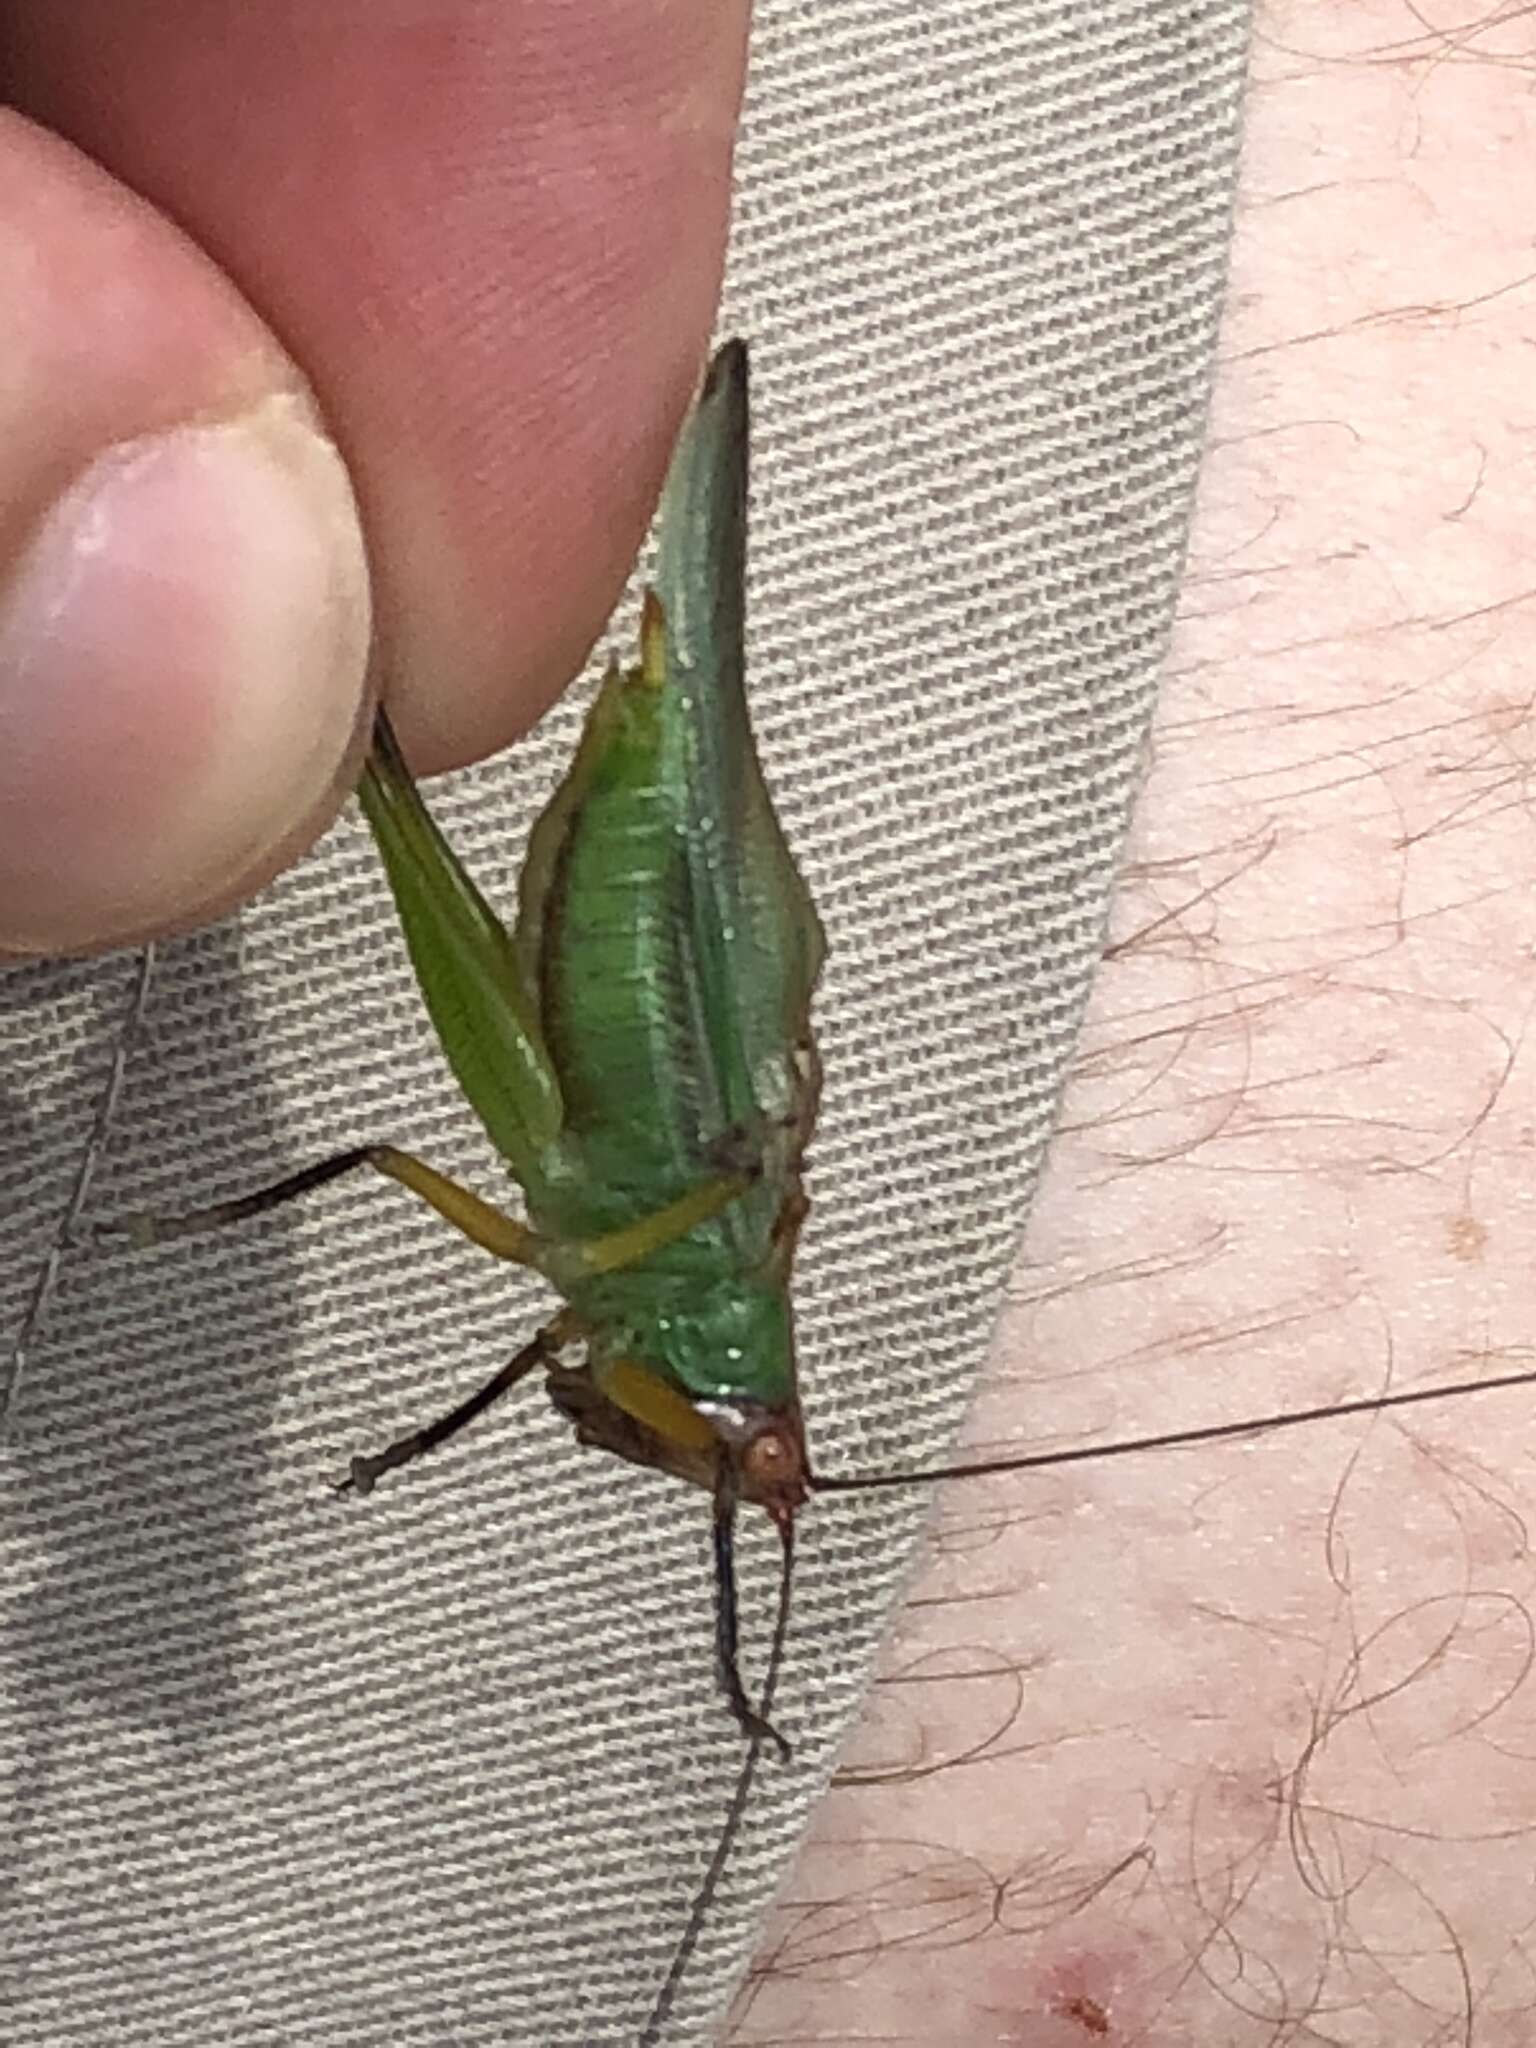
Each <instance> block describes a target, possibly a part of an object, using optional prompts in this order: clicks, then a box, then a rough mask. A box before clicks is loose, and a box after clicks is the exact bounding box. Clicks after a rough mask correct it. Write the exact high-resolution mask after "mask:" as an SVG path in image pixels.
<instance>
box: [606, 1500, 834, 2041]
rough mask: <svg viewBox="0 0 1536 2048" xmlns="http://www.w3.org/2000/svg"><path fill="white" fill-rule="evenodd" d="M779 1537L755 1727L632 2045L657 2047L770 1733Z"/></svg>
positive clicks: (783, 1576)
mask: <svg viewBox="0 0 1536 2048" xmlns="http://www.w3.org/2000/svg"><path fill="white" fill-rule="evenodd" d="M779 1541H780V1543H781V1545H782V1546H783V1561H782V1563H781V1565H780V1568H779V1611H778V1614H777V1616H776V1617H775V1620H774V1624H773V1643H772V1646H771V1648H770V1649H769V1652H768V1675H767V1677H766V1678H765V1679H764V1680H763V1690H762V1696H761V1698H760V1699H759V1701H758V1706H757V1714H756V1717H755V1718H756V1720H757V1724H758V1726H757V1729H756V1730H755V1731H754V1733H753V1734H752V1736H751V1738H750V1739H749V1741H748V1743H747V1752H746V1755H745V1756H744V1757H743V1758H742V1760H741V1769H740V1770H739V1771H738V1772H737V1774H736V1785H735V1789H734V1790H733V1791H732V1793H731V1798H730V1804H729V1805H728V1806H727V1807H726V1809H725V1819H724V1821H723V1822H722V1823H721V1826H720V1833H719V1834H718V1835H717V1836H716V1838H715V1848H714V1854H713V1855H712V1856H711V1857H710V1859H709V1866H708V1868H707V1869H706V1870H705V1872H704V1877H703V1880H702V1882H701V1883H700V1885H699V1889H698V1891H697V1892H696V1893H695V1894H694V1899H693V1904H692V1905H691V1906H690V1907H689V1909H688V1924H687V1926H686V1927H684V1929H683V1932H682V1934H681V1936H680V1937H679V1940H678V1944H677V1947H676V1948H675V1949H673V1951H672V1960H671V1962H670V1963H668V1965H667V1974H666V1976H665V1977H664V1978H663V1979H662V1984H661V1989H660V1990H659V1991H658V1992H657V1994H656V1998H655V2002H654V2004H653V2005H652V2006H651V2010H650V2014H649V2016H648V2017H647V2019H646V2022H645V2025H644V2026H643V2027H642V2028H641V2030H640V2034H639V2038H638V2044H637V2048H657V2043H658V2042H659V2041H660V2040H661V2035H662V2029H663V2028H664V2027H665V2026H666V2024H667V2021H668V2020H669V2019H670V2018H671V2017H672V2007H673V2005H674V2004H675V2003H676V2000H677V1993H678V1989H679V1987H680V1986H681V1984H682V1981H683V1979H684V1977H685V1976H687V1974H688V1966H689V1964H690V1963H691V1962H692V1961H693V1952H694V1950H695V1949H696V1948H697V1947H698V1945H699V1937H700V1935H702V1934H703V1932H704V1924H705V1922H706V1921H707V1920H708V1918H709V1913H710V1909H711V1907H712V1906H713V1905H714V1903H715V1895H716V1893H717V1892H718V1891H719V1889H720V1880H721V1878H722V1877H723V1876H724V1875H725V1868H726V1865H727V1864H728V1863H729V1862H730V1860H731V1852H732V1851H733V1850H734V1849H735V1847H736V1837H737V1835H738V1834H739V1833H740V1832H741V1824H742V1821H743V1820H744V1819H745V1818H746V1812H747V1802H748V1800H749V1799H750V1798H751V1796H752V1787H753V1784H754V1782H755V1781H756V1778H757V1765H758V1759H759V1758H760V1757H761V1756H762V1753H763V1742H764V1740H765V1738H766V1737H767V1736H773V1739H774V1740H775V1741H777V1739H778V1738H777V1736H774V1735H773V1729H772V1728H771V1726H770V1724H769V1721H768V1715H769V1713H770V1712H771V1711H772V1708H773V1695H774V1693H775V1691H776V1690H777V1688H778V1683H779V1673H780V1671H781V1670H782V1669H783V1665H784V1645H785V1642H786V1641H787V1640H788V1636H789V1612H790V1604H791V1599H792V1592H791V1587H792V1582H793V1578H794V1566H795V1525H794V1523H793V1522H792V1521H790V1520H788V1519H787V1518H786V1519H785V1520H784V1521H782V1522H781V1523H780V1524H779Z"/></svg>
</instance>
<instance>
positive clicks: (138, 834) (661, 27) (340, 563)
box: [0, 0, 747, 953]
mask: <svg viewBox="0 0 1536 2048" xmlns="http://www.w3.org/2000/svg"><path fill="white" fill-rule="evenodd" d="M289 15H291V16H292V17H293V20H294V24H295V27H294V32H293V34H291V35H285V34H284V33H283V28H284V17H285V16H289ZM746 16H747V8H746V5H745V4H744V0H739V4H732V5H727V6H721V5H717V4H711V5H702V4H701V5H698V6H692V7H682V8H671V9H668V10H665V12H664V15H663V16H661V17H658V16H657V14H656V10H655V9H654V8H652V7H651V6H649V5H639V4H634V5H609V6H605V7H602V8H598V9H591V10H587V9H581V10H571V9H569V8H566V7H563V6H559V5H556V4H554V0H526V4H523V5H521V6H519V7H518V8H517V9H515V10H509V9H507V8H505V7H502V6H496V5H487V4H484V0H462V4H456V5H452V6H443V7H439V8H437V9H434V10H433V11H432V20H431V23H430V26H429V27H423V26H422V24H421V18H420V17H421V10H420V9H418V8H415V7H407V6H403V5H397V4H393V0H391V4H387V5H383V6H380V5H378V4H375V0H370V4H369V5H368V6H367V7H366V8H365V7H363V6H361V5H360V4H348V5H344V6H339V7H332V8H330V9H327V10H326V11H325V22H324V25H323V27H322V26H319V25H317V23H316V21H315V19H314V18H313V14H312V11H311V10H307V9H305V10H300V9H299V8H297V7H296V6H293V5H291V4H288V0H284V4H282V5H277V6H269V7H266V8H263V9H261V10H259V11H257V10H250V9H246V8H242V7H240V6H238V5H234V4H229V0H218V4H214V5H211V6H207V7H203V8H200V9H198V10H196V11H195V14H193V15H187V14H186V13H184V12H182V11H179V10H177V11H171V10H167V9H165V8H163V7H158V6H145V5H136V4H125V5H121V6H117V7H114V8H112V9H110V10H93V9H84V8H71V9H59V8H54V7H51V6H47V5H37V4H26V0H23V4H19V5H16V6H13V7H10V8H8V9H6V10H5V13H4V16H3V19H0V76H3V78H4V81H5V97H6V100H7V103H8V106H9V108H10V109H11V110H12V111H10V112H7V113H4V114H0V267H3V274H4V276H5V279H6V283H5V296H6V301H7V319H8V323H9V339H8V351H9V353H8V377H7V382H6V386H5V393H4V397H3V399H0V422H3V427H4V435H3V445H4V447H5V448H6V451H7V455H6V465H5V468H4V470H3V471H0V671H3V673H4V675H5V678H6V683H5V688H4V690H3V692H0V951H3V952H10V953H49V952H61V951H71V950H80V949H89V948H94V947H100V946H106V945H110V944H113V943H118V942H121V941H123V940H125V939H127V938H130V937H133V936H138V935H141V934H144V933H146V932H151V931H159V930H164V929H168V928H172V927H174V926H177V925H181V924H190V923H193V922H199V921H201V920H203V919H204V918H206V917H208V916H211V915H213V914H215V913H216V912H217V910H218V909H220V908H221V907H223V906H225V905H227V904H229V903H231V902H233V901H236V900H238V899H239V898H240V897H241V896H243V895H245V894H248V893H250V892H251V891H252V890H253V889H255V888H256V887H258V886H259V885H260V883H261V882H262V881H263V880H265V879H266V878H267V877H268V876H269V875H271V874H272V873H273V872H275V871H276V869H277V868H278V867H280V866H281V865H283V864H284V862H285V861H286V860H288V859H290V858H292V857H295V856H296V855H297V854H298V853H299V852H300V851H301V850H302V849H303V847H304V846H305V845H306V844H307V843H308V841H309V840H310V839H312V838H313V837H314V836H315V834H316V833H317V832H318V831H319V830H320V829H321V828H322V827H323V826H324V824H325V823H326V822H327V821H328V819H329V817H330V816H331V814H332V813H333V812H334V810H335V809H336V808H337V806H338V805H339V804H340V802H341V800H342V798H343V796H344V795H345V792H346V790H347V789H348V788H349V787H350V785H351V783H352V782H353V781H354V780H355V776H356V770H357V766H358V764H359V761H360V758H361V751H362V746H363V742H364V739H365V737H366V729H367V709H368V704H369V701H370V698H371V694H372V690H373V689H374V688H377V687H381V686H382V687H387V689H388V692H389V695H390V700H391V703H392V704H393V705H394V706H395V707H396V708H397V711H398V715H399V722H400V724H401V727H402V730H403V732H404V734H405V737H406V742H407V744H408V746H409V747H410V749H411V754H412V759H413V762H414V763H415V764H416V765H418V766H419V767H421V768H424V769H427V770H431V769H434V768H439V767H443V766H447V765H449V764H451V763H454V762H462V761H465V760H468V759H471V758H474V757H476V756H478V755H479V754H482V753H485V752H487V751H490V750H492V749H493V748H495V747H497V746H500V745H502V744H504V743H505V742H506V741H507V740H509V739H511V738H513V737H514V736H515V735H516V734H517V733H518V732H520V731H521V730H523V729H524V728H525V727H526V726H527V725H528V724H529V723H531V722H532V720H533V718H534V717H536V716H537V714H538V712H539V711H540V710H542V709H543V707H544V706H545V704H547V703H548V701H549V700H550V699H551V698H552V697H553V696H554V695H555V693H556V691H557V690H558V689H559V688H560V687H561V686H562V685H563V683H564V682H565V681H566V680H567V678H568V677H569V675H570V674H571V673H572V672H573V671H574V670H575V669H576V668H577V667H579V665H580V661H581V657H582V655H583V654H584V652H585V650H586V648H587V646H588V645H589V644H590V643H591V641H592V639H593V638H594V637H595V635H596V634H597V632H598V630H599V629H600V627H601V625H602V623H603V620H604V617H605V616H606V613H607V611H608V609H609V607H610V605H611V602H612V599H613V598H614V596H615V594H616V593H617V590H618V588H619V586H620V584H621V582H622V580H623V577H624V574H625V572H626V570H627V568H628V565H629V562H630V561H631V560H632V558H633V555H634V550H635V547H636V545H637V543H638V540H639V537H640V534H641V532H642V530H643V527H644V524H645V519H646V516H647V514H648V511H649V509H650V506H651V504H652V503H653V502H654V498H655V494H656V490H657V487H658V486H659V483H660V479H661V474H662V471H663V468H664V466H665V462H666V456H667V452H668V449H669V446H670V443H671V440H672V437H673V435H674V433H675V430H676V427H677V423H678V420H679V419H680V417H681V415H682V412H683V409H684V406H685V404H686V402H687V398H688V395H689V391H690V388H691V385H692V381H693V378H694V375H695V373H696V370H697V365H698V361H699V357H700V355H701V353H702V350H703V345H704V340H705V336H706V333H707V329H708V326H709V321H710V317H711V312H712V308H713V303H714V296H715V291H716V288H717V284H718V277H719V268H720V261H721V252H722V248H723V243H724V232H725V221H726V212H727V203H728V188H729V171H730V154H731V143H732V136H733V130H734V123H735V116H736V108H737V102H738V98H739V94H740V83H741V68H742V63H743V56H744V45H745V33H746ZM301 17H302V28H303V33H302V35H300V34H299V32H298V29H299V24H300V21H301ZM364 27H366V31H367V33H366V34H364V33H362V32H361V31H362V29H363V28H364ZM24 116H25V117H26V118H23V117H24ZM50 131H52V132H50ZM60 138H67V140H61V139H60ZM450 199H451V203H450ZM509 366H510V367H509ZM370 645H371V648H372V652H373V663H372V671H371V673H370Z"/></svg>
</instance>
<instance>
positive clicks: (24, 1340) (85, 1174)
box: [0, 940, 155, 1436]
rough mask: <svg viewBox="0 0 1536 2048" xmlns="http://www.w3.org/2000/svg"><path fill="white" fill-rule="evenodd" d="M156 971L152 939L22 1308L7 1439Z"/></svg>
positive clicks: (4, 1391)
mask: <svg viewBox="0 0 1536 2048" xmlns="http://www.w3.org/2000/svg"><path fill="white" fill-rule="evenodd" d="M154 968H155V946H154V941H153V940H151V941H150V942H149V943H148V944H147V945H146V946H145V947H144V948H143V950H142V951H141V952H140V954H139V961H138V966H137V967H136V968H135V970H134V974H133V979H132V982H131V984H130V987H129V991H128V1001H127V1003H126V1005H125V1006H124V1010H123V1014H122V1018H121V1020H120V1022H119V1024H118V1028H117V1039H116V1043H115V1044H114V1045H113V1048H112V1057H111V1060H110V1062H109V1063H108V1066H107V1076H106V1080H105V1081H104V1082H103V1083H102V1089H101V1093H100V1095H99V1096H98V1098H97V1102H96V1112H95V1115H94V1116H93V1117H92V1118H91V1127H90V1129H89V1130H88V1131H87V1133H86V1136H85V1143H84V1145H83V1146H82V1147H81V1150H80V1163H79V1165H78V1166H77V1167H76V1169H75V1180H74V1186H73V1187H72V1188H71V1189H70V1193H69V1199H68V1201H67V1202H66V1203H65V1204H64V1208H63V1210H62V1212H61V1213H60V1216H59V1221H58V1225H57V1228H56V1229H55V1231H54V1233H53V1239H52V1242H51V1243H50V1244H49V1246H48V1249H47V1251H45V1252H44V1254H43V1257H42V1261H41V1263H40V1264H39V1266H38V1272H37V1279H36V1280H35V1281H34V1283H33V1286H32V1292H31V1295H30V1297H29V1299H28V1301H27V1305H26V1307H25V1308H24V1309H23V1310H22V1316H21V1322H20V1324H19V1325H18V1327H17V1331H16V1337H15V1341H14V1342H13V1343H12V1345H11V1355H10V1358H9V1360H8V1362H7V1364H6V1368H5V1374H4V1378H3V1379H0V1436H8V1435H9V1434H10V1432H11V1429H12V1426H13V1424H14V1422H15V1418H16V1412H17V1407H18V1403H19V1400H20V1395H21V1385H22V1380H23V1378H24V1376H25V1374H26V1369H27V1359H28V1355H29V1352H30V1350H31V1347H32V1345H33V1343H34V1342H35V1341H36V1338H37V1335H38V1333H39V1331H40V1330H41V1329H42V1327H43V1323H44V1319H45V1318H46V1316H47V1313H48V1305H49V1303H50V1302H51V1300H52V1299H53V1295H54V1291H55V1289H56V1288H57V1286H58V1280H59V1268H60V1266H61V1265H62V1264H63V1260H64V1253H65V1250H66V1248H67V1246H68V1244H69V1240H70V1237H71V1235H72V1234H73V1231H74V1228H75V1225H76V1224H77V1223H78V1222H79V1221H80V1217H81V1215H82V1214H83V1212H84V1209H85V1205H86V1202H87V1200H88V1199H89V1197H90V1192H91V1178H92V1175H93V1174H94V1173H95V1171H96V1167H97V1164H98V1162H99V1161H100V1159H101V1155H102V1152H103V1150H104V1149H105V1146H106V1142H107V1134H108V1132H109V1131H110V1129H111V1126H112V1119H113V1117H114V1116H115V1115H116V1114H117V1104H118V1098H119V1096H120V1095H121V1093H122V1088H123V1075H124V1073H125V1072H126V1070H127V1066H128V1053H129V1050H130V1048H131V1046H132V1044H133V1041H134V1039H135V1037H136V1036H137V1034H138V1029H139V1025H140V1024H141V1023H142V1021H143V1018H144V1011H145V1008H146V1006H147V1004H148V1002H149V990H150V983H151V982H152V980H153V978H154Z"/></svg>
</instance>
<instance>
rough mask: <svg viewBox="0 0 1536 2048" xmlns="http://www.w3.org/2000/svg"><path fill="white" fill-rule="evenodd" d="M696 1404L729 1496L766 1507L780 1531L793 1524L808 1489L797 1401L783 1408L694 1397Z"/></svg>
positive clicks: (803, 1432) (801, 1426)
mask: <svg viewBox="0 0 1536 2048" xmlns="http://www.w3.org/2000/svg"><path fill="white" fill-rule="evenodd" d="M695 1406H696V1408H697V1410H698V1412H699V1414H701V1415H702V1416H704V1417H705V1418H706V1420H707V1421H708V1422H709V1424H710V1426H711V1428H712V1429H713V1430H714V1432H715V1435H716V1438H717V1439H718V1441H719V1444H720V1455H721V1458H722V1460H723V1461H724V1462H725V1463H726V1464H727V1465H728V1466H729V1468H730V1472H731V1489H732V1493H733V1496H734V1498H735V1499H737V1500H738V1501H748V1502H750V1503H751V1504H752V1505H753V1506H754V1507H760V1508H766V1509H767V1511H768V1514H769V1516H770V1517H771V1519H772V1520H773V1521H774V1522H775V1523H776V1524H777V1525H778V1527H779V1528H780V1529H781V1530H782V1529H783V1528H785V1527H786V1526H788V1525H789V1524H790V1523H792V1522H793V1521H794V1518H795V1512H796V1510H797V1509H798V1508H800V1507H802V1506H803V1505H804V1503H805V1500H806V1496H807V1494H808V1492H809V1490H810V1488H809V1461H808V1460H807V1457H806V1451H805V1426H804V1424H803V1423H802V1421H801V1419H800V1408H799V1404H798V1402H791V1403H790V1404H789V1405H788V1406H786V1407H782V1408H770V1407H767V1406H765V1405H764V1404H763V1403H761V1402H757V1401H699V1402H696V1403H695Z"/></svg>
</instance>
